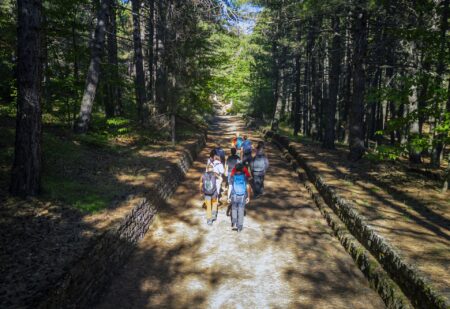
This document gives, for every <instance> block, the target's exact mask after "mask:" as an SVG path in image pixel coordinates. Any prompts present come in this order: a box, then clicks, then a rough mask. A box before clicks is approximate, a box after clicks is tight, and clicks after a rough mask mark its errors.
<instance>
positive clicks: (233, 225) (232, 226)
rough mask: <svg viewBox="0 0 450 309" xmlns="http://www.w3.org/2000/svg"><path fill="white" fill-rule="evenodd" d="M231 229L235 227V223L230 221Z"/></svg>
mask: <svg viewBox="0 0 450 309" xmlns="http://www.w3.org/2000/svg"><path fill="white" fill-rule="evenodd" d="M231 229H232V230H235V229H236V223H233V222H231Z"/></svg>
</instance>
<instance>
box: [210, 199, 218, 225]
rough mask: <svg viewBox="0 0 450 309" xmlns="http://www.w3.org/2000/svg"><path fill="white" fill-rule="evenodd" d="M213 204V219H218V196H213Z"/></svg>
mask: <svg viewBox="0 0 450 309" xmlns="http://www.w3.org/2000/svg"><path fill="white" fill-rule="evenodd" d="M211 205H212V220H213V221H215V220H217V197H213V198H212V199H211Z"/></svg>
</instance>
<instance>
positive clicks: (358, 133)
mask: <svg viewBox="0 0 450 309" xmlns="http://www.w3.org/2000/svg"><path fill="white" fill-rule="evenodd" d="M366 5H367V4H366V1H365V0H358V1H357V3H356V7H355V10H354V12H353V44H354V45H353V70H352V73H353V74H352V75H353V95H352V104H351V108H350V125H349V126H350V136H349V138H350V139H349V146H350V153H349V159H350V160H351V161H357V160H359V159H361V158H362V156H363V155H364V152H365V147H364V123H363V121H364V120H363V117H364V93H365V83H366V74H365V69H364V58H365V56H366V50H367V11H366V8H365V7H366Z"/></svg>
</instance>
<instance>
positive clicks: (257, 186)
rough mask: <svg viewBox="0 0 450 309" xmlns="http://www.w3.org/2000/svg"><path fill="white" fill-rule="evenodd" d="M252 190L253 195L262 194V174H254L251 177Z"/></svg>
mask: <svg viewBox="0 0 450 309" xmlns="http://www.w3.org/2000/svg"><path fill="white" fill-rule="evenodd" d="M253 190H254V191H255V195H260V194H263V192H264V174H260V175H257V174H254V175H253Z"/></svg>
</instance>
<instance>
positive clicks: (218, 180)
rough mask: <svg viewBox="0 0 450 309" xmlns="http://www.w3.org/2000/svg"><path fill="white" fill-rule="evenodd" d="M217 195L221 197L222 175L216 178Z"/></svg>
mask: <svg viewBox="0 0 450 309" xmlns="http://www.w3.org/2000/svg"><path fill="white" fill-rule="evenodd" d="M216 187H217V195H218V198H219V199H220V197H221V193H222V176H220V177H217V178H216Z"/></svg>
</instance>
